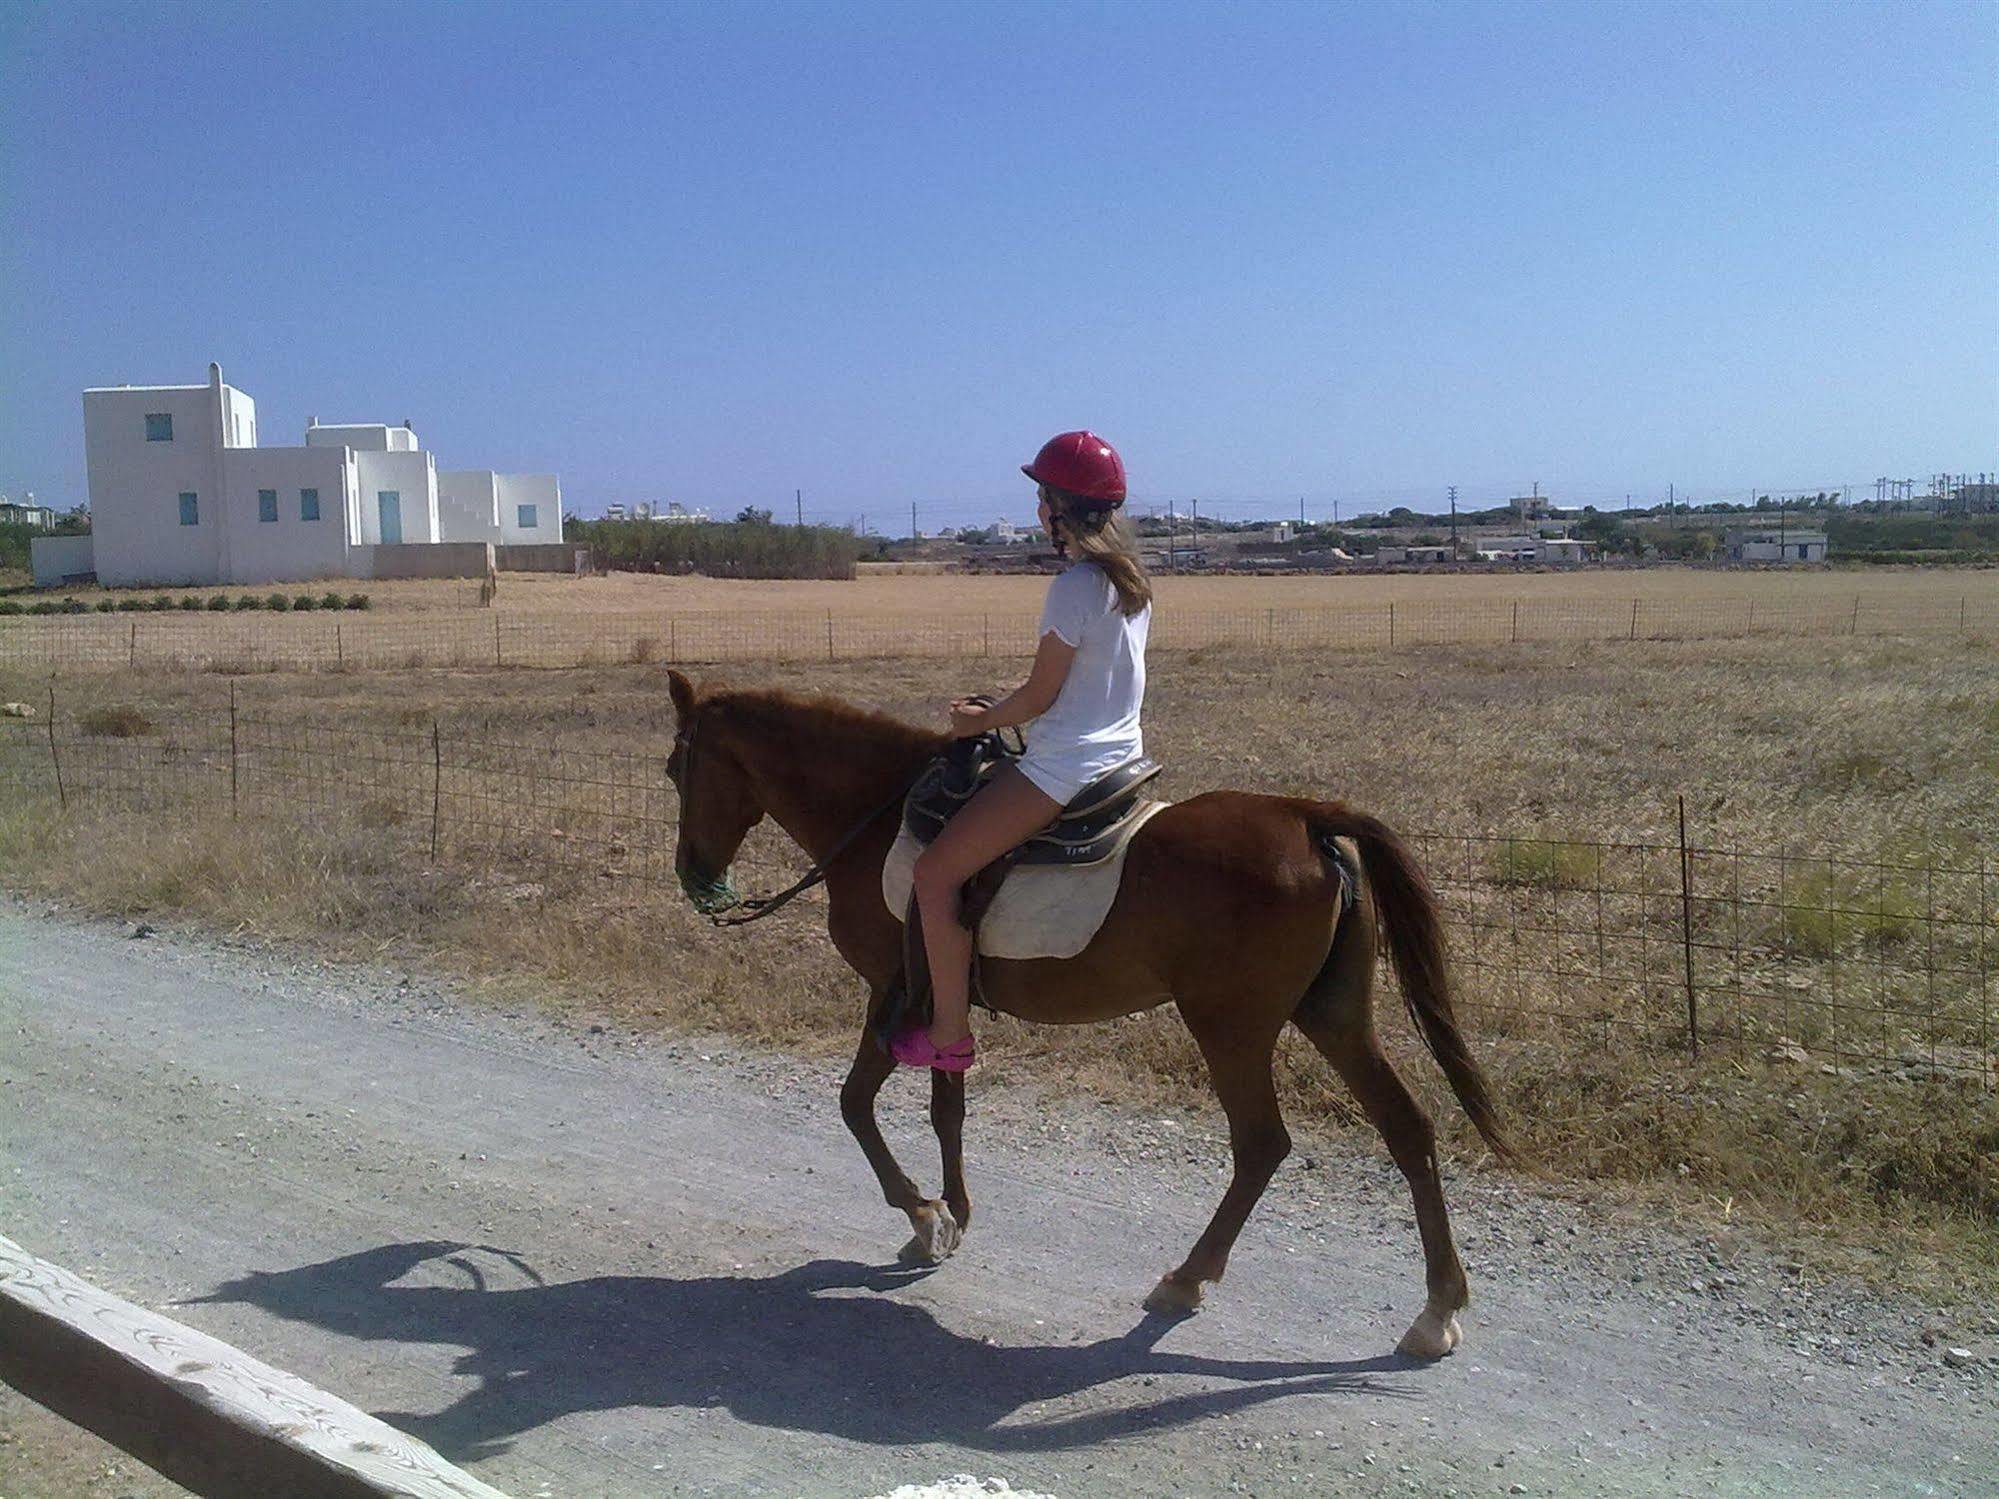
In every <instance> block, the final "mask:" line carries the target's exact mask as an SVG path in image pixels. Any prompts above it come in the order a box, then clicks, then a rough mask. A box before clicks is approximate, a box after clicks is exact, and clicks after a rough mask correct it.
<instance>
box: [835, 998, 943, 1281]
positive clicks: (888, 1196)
mask: <svg viewBox="0 0 1999 1499" xmlns="http://www.w3.org/2000/svg"><path fill="white" fill-rule="evenodd" d="M893 1071H895V1059H894V1058H893V1057H891V1056H889V1055H888V1053H886V1052H885V1051H883V1050H882V1049H881V1047H880V1046H879V1045H878V1044H877V1043H876V1041H875V1037H874V1030H873V1027H872V1026H867V1025H864V1026H862V1027H861V1044H860V1048H859V1050H858V1051H856V1052H855V1053H854V1065H853V1066H852V1067H851V1068H849V1069H848V1071H847V1080H846V1082H845V1083H843V1084H842V1085H841V1087H840V1117H841V1118H842V1119H844V1120H846V1121H847V1128H848V1129H849V1130H850V1131H852V1132H853V1136H854V1138H855V1139H856V1140H857V1141H859V1142H860V1146H861V1153H862V1154H863V1155H865V1156H866V1157H867V1158H868V1164H869V1165H870V1166H872V1167H874V1168H875V1179H876V1180H877V1181H879V1182H880V1183H881V1187H882V1200H883V1201H885V1202H886V1203H888V1205H889V1206H890V1207H892V1208H900V1209H901V1210H902V1211H903V1212H905V1213H907V1214H908V1215H909V1226H910V1228H911V1229H913V1230H914V1231H915V1232H914V1234H913V1236H912V1237H911V1238H910V1241H909V1242H908V1243H907V1244H905V1245H903V1246H902V1249H901V1252H900V1253H899V1255H898V1256H897V1257H898V1258H899V1259H901V1260H902V1261H903V1262H904V1263H906V1264H936V1263H937V1262H938V1261H940V1260H942V1259H944V1258H945V1257H946V1256H947V1255H949V1254H950V1253H951V1251H952V1250H954V1249H956V1248H957V1247H958V1239H959V1235H960V1230H959V1225H958V1220H957V1218H956V1217H955V1216H954V1215H953V1214H952V1212H951V1209H950V1208H949V1207H947V1206H946V1205H945V1204H944V1203H942V1202H938V1201H935V1200H932V1199H927V1198H925V1197H924V1195H923V1194H922V1192H920V1191H919V1190H918V1189H917V1186H916V1183H915V1182H913V1181H911V1180H910V1179H909V1178H908V1177H907V1176H906V1175H904V1174H903V1170H902V1167H901V1166H899V1165H898V1164H896V1159H895V1155H894V1153H893V1152H891V1151H890V1150H889V1148H888V1141H886V1140H884V1139H883V1138H882V1132H881V1125H880V1124H878V1123H877V1122H876V1121H875V1098H876V1095H878V1094H879V1093H880V1092H881V1088H882V1084H883V1083H884V1082H886V1081H888V1076H889V1074H890V1073H891V1072H893Z"/></svg>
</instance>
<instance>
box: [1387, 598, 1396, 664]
mask: <svg viewBox="0 0 1999 1499" xmlns="http://www.w3.org/2000/svg"><path fill="white" fill-rule="evenodd" d="M1388 648H1389V649H1390V650H1391V651H1392V650H1394V649H1395V600H1394V599H1390V600H1389V601H1388Z"/></svg>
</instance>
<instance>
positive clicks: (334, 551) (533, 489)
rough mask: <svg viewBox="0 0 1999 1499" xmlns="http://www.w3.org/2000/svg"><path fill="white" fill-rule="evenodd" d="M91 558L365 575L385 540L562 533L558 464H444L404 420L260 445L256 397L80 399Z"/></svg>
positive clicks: (171, 569)
mask: <svg viewBox="0 0 1999 1499" xmlns="http://www.w3.org/2000/svg"><path fill="white" fill-rule="evenodd" d="M83 443H84V456H85V461H86V465H87V468H88V472H89V481H90V510H91V542H92V548H91V550H92V564H93V567H94V570H95V572H96V574H97V578H98V581H99V582H101V583H105V584H111V585H117V584H133V583H143V584H200V583H280V582H301V581H304V580H307V579H312V578H341V577H372V576H374V575H375V574H376V571H377V568H378V565H379V559H377V557H376V556H375V553H374V549H375V548H377V547H383V546H397V545H403V546H408V545H413V544H419V543H435V542H448V541H459V542H492V543H496V544H508V545H511V544H517V543H523V542H559V541H561V540H562V491H561V487H560V486H559V485H558V484H557V482H556V479H555V476H554V475H553V474H495V473H489V472H486V471H483V470H474V471H467V472H453V473H442V474H440V473H439V472H438V471H437V463H436V460H435V459H434V458H433V457H432V456H431V455H430V454H429V453H427V452H425V451H424V450H423V449H421V448H420V447H418V446H417V441H416V433H414V432H413V431H411V430H410V428H409V426H408V425H407V424H405V425H403V426H400V427H390V426H385V425H380V424H372V423H370V424H355V425H339V426H329V425H322V424H321V423H320V422H318V421H317V420H315V421H314V422H313V423H312V424H311V425H310V426H308V427H307V429H306V434H305V445H304V446H303V447H296V448H272V447H260V446H258V444H257V405H256V402H254V401H252V400H251V399H250V398H249V396H247V395H245V394H244V393H243V392H242V391H240V390H237V389H236V388H235V387H234V386H230V385H225V384H224V383H223V381H222V367H221V366H220V365H215V364H211V365H210V366H209V367H208V383H207V384H206V385H146V386H134V385H119V386H107V387H100V388H96V389H92V390H86V391H85V392H84V393H83Z"/></svg>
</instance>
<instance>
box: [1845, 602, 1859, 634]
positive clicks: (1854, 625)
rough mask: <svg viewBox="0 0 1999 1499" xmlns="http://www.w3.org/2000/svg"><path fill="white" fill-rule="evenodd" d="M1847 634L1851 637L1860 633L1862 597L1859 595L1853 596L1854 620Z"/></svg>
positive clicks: (1847, 628)
mask: <svg viewBox="0 0 1999 1499" xmlns="http://www.w3.org/2000/svg"><path fill="white" fill-rule="evenodd" d="M1846 633H1847V634H1849V635H1858V634H1859V633H1860V595H1859V594H1857V593H1856V594H1855V595H1854V596H1853V620H1852V622H1851V623H1850V624H1848V625H1847V627H1846Z"/></svg>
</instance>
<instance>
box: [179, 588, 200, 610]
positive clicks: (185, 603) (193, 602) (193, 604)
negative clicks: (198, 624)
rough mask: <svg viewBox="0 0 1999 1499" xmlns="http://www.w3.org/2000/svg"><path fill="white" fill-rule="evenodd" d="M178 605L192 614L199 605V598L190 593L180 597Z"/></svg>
mask: <svg viewBox="0 0 1999 1499" xmlns="http://www.w3.org/2000/svg"><path fill="white" fill-rule="evenodd" d="M180 606H181V608H182V609H184V610H186V611H187V612H188V613H189V614H192V613H194V611H195V610H197V609H199V608H200V607H201V600H200V599H198V598H196V597H195V596H194V595H193V594H191V593H190V594H187V595H185V596H183V597H182V599H181V601H180Z"/></svg>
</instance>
